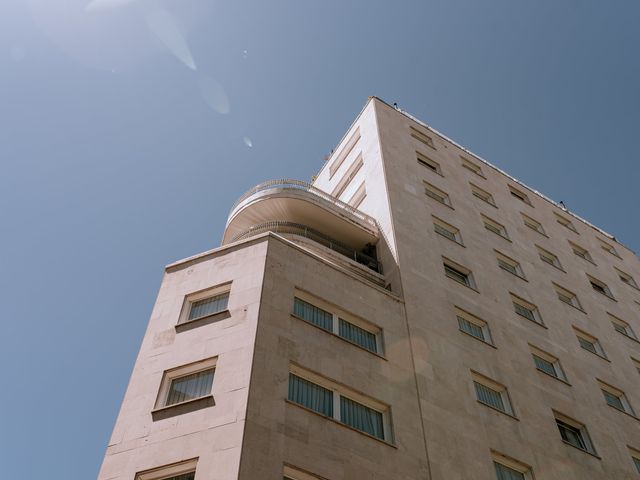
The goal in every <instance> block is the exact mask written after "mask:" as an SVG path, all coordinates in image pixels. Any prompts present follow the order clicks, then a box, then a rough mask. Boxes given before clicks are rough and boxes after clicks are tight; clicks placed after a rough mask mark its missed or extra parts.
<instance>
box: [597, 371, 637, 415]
mask: <svg viewBox="0 0 640 480" xmlns="http://www.w3.org/2000/svg"><path fill="white" fill-rule="evenodd" d="M598 386H599V387H600V390H602V394H603V395H604V399H605V401H606V402H607V405H609V406H610V407H613V408H615V409H616V410H620V411H621V412H624V413H628V414H629V415H633V416H635V413H634V412H633V408H631V404H630V403H629V400H628V399H627V396H626V395H625V393H624V392H623V391H622V390H620V389H618V388H616V387H613V386H611V385H609V384H608V383H605V382H603V381H602V380H598Z"/></svg>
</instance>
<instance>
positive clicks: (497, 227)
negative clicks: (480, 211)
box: [481, 215, 509, 240]
mask: <svg viewBox="0 0 640 480" xmlns="http://www.w3.org/2000/svg"><path fill="white" fill-rule="evenodd" d="M481 217H482V222H483V223H484V228H486V229H487V230H489V231H490V232H493V233H495V234H496V235H500V236H501V237H502V238H505V239H507V240H509V235H507V229H506V228H505V227H504V225H502V224H500V223H498V222H496V221H495V220H491V219H490V218H489V217H486V216H484V215H481Z"/></svg>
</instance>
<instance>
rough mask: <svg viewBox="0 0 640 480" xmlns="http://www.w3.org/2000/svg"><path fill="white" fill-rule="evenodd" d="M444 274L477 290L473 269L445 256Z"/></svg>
mask: <svg viewBox="0 0 640 480" xmlns="http://www.w3.org/2000/svg"><path fill="white" fill-rule="evenodd" d="M443 267H444V274H445V275H446V276H447V277H449V278H450V279H452V280H455V281H456V282H458V283H461V284H462V285H465V286H467V287H469V288H473V289H474V290H475V288H476V283H475V280H474V279H473V274H472V273H471V270H469V269H468V268H465V267H463V266H461V265H458V264H456V263H454V262H453V261H451V260H449V259H446V258H443Z"/></svg>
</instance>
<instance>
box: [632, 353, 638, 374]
mask: <svg viewBox="0 0 640 480" xmlns="http://www.w3.org/2000/svg"><path fill="white" fill-rule="evenodd" d="M631 363H633V366H634V367H636V370H637V371H638V373H640V360H638V359H636V358H633V357H631Z"/></svg>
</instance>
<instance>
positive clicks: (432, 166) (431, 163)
mask: <svg viewBox="0 0 640 480" xmlns="http://www.w3.org/2000/svg"><path fill="white" fill-rule="evenodd" d="M416 157H417V159H418V163H419V164H420V165H422V166H423V167H427V168H428V169H429V170H431V171H432V172H433V173H437V174H438V175H442V169H441V168H440V164H439V163H438V162H436V161H435V160H431V159H430V158H429V157H427V156H426V155H423V154H422V153H420V152H416Z"/></svg>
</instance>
